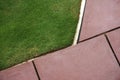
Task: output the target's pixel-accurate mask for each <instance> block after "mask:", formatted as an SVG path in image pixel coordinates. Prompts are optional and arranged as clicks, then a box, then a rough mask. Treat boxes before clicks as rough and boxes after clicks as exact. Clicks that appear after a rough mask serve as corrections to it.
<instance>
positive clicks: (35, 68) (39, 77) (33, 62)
mask: <svg viewBox="0 0 120 80" xmlns="http://www.w3.org/2000/svg"><path fill="white" fill-rule="evenodd" d="M32 63H33V67H34V69H35V72H36V75H37V77H38V80H41V79H40V75H39V73H38V71H37V68H36V65H35V63H34V61H32Z"/></svg>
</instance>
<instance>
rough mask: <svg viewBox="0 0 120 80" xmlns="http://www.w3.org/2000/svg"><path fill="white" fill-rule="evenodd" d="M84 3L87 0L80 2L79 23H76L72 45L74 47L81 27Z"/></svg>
mask: <svg viewBox="0 0 120 80" xmlns="http://www.w3.org/2000/svg"><path fill="white" fill-rule="evenodd" d="M86 1H87V0H82V2H81V8H80V15H79V21H78V24H77V28H76V33H75V36H74V41H73V44H72V45H76V44H77V41H78V38H79V33H80V29H81V26H82V20H83V15H84V11H85V5H86Z"/></svg>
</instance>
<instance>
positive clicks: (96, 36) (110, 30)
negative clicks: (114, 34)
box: [78, 26, 120, 43]
mask: <svg viewBox="0 0 120 80" xmlns="http://www.w3.org/2000/svg"><path fill="white" fill-rule="evenodd" d="M117 29H120V26H119V27H117V28H114V29H111V30H108V31H105V32H103V33H100V34H97V35H95V36H93V37H90V38H87V39H84V40H82V41H79V42H78V43H81V42H85V41H87V40H90V39H93V38H95V37H98V36H100V35H104V34H106V33H109V32H111V31H114V30H117Z"/></svg>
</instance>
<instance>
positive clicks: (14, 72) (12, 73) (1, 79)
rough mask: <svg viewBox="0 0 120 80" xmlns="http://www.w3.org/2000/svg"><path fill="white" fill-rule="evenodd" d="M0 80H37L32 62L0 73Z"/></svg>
mask: <svg viewBox="0 0 120 80" xmlns="http://www.w3.org/2000/svg"><path fill="white" fill-rule="evenodd" d="M0 80H38V79H37V76H36V72H35V70H34V67H33V65H32V62H29V63H25V64H22V65H20V66H16V67H12V68H9V69H7V70H3V71H1V72H0Z"/></svg>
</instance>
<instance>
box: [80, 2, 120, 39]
mask: <svg viewBox="0 0 120 80" xmlns="http://www.w3.org/2000/svg"><path fill="white" fill-rule="evenodd" d="M119 26H120V0H87V4H86V9H85V14H84V19H83V25H82V31H81V34H80V39H79V41H81V40H85V39H88V38H90V37H93V36H95V35H98V34H100V33H103V32H106V31H108V30H111V29H113V28H116V27H119Z"/></svg>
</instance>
